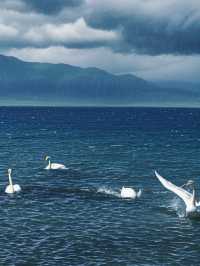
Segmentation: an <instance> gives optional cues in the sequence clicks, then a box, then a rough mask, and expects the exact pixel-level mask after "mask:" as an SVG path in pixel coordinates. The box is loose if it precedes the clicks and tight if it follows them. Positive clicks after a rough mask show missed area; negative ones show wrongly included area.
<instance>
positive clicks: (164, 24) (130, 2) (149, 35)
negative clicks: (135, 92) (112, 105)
mask: <svg viewBox="0 0 200 266" xmlns="http://www.w3.org/2000/svg"><path fill="white" fill-rule="evenodd" d="M0 53H1V54H6V55H12V56H16V57H18V58H21V59H24V60H26V61H39V62H52V63H59V62H62V63H67V64H73V65H78V66H82V67H87V66H96V67H100V68H103V69H106V70H108V71H110V72H113V73H134V74H136V75H138V76H140V77H143V78H146V79H150V80H155V79H158V80H159V79H161V80H162V79H165V80H167V79H169V80H187V81H200V75H199V69H200V1H199V0H190V1H188V0H166V1H165V0H0Z"/></svg>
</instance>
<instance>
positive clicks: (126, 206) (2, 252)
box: [0, 108, 200, 266]
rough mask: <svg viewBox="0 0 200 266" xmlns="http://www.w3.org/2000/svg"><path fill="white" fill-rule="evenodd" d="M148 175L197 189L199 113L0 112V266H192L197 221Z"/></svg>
mask: <svg viewBox="0 0 200 266" xmlns="http://www.w3.org/2000/svg"><path fill="white" fill-rule="evenodd" d="M46 155H51V157H52V161H54V162H60V163H64V164H65V165H66V166H67V167H69V169H68V170H64V171H47V170H44V167H45V166H46V162H45V161H44V157H45V156H46ZM9 167H11V168H13V180H14V183H18V184H20V185H21V187H22V192H21V193H20V194H17V195H14V196H9V195H7V194H5V193H4V190H5V186H6V184H7V182H8V180H7V169H8V168H9ZM155 169H157V170H158V171H159V172H160V173H161V174H162V175H164V176H165V177H167V178H168V179H170V180H172V181H173V182H175V183H176V184H178V185H181V184H183V183H184V182H186V181H187V180H188V179H194V180H195V181H196V186H197V192H198V190H199V188H200V185H199V184H200V182H199V176H200V109H159V108H155V109H153V108H0V265H6V266H9V265H19V266H23V265H30V266H31V265H34V266H35V265H59V266H62V265H146V266H147V265H199V264H200V257H199V254H200V241H199V239H200V221H195V220H190V219H188V218H185V217H184V215H182V213H183V210H184V206H183V204H182V202H181V201H180V200H178V199H177V198H175V197H174V195H173V194H171V193H170V192H168V191H166V190H165V189H164V188H163V187H162V186H161V184H160V183H159V182H158V181H157V179H156V178H155V177H154V170H155ZM123 185H125V186H131V187H134V188H135V189H139V188H141V189H142V190H143V193H142V196H141V198H140V199H138V200H135V201H134V200H124V199H121V198H120V196H119V195H120V194H119V192H120V189H121V187H122V186H123ZM199 195H200V193H199Z"/></svg>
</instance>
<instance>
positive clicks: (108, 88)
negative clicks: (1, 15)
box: [0, 55, 199, 106]
mask: <svg viewBox="0 0 200 266" xmlns="http://www.w3.org/2000/svg"><path fill="white" fill-rule="evenodd" d="M0 88H1V89H0V99H1V100H0V104H1V105H3V103H7V104H8V103H9V102H10V103H16V104H17V103H18V104H19V105H20V104H21V105H24V104H25V105H26V104H27V105H30V104H31V103H32V104H33V103H34V104H36V105H37V104H38V105H40V104H42V105H66V106H67V105H77V106H79V105H86V106H87V105H95V106H96V105H97V106H100V105H111V106H112V105H116V106H117V105H119V106H120V105H130V106H131V105H133V106H134V105H141V106H143V105H150V106H153V105H158V104H160V105H167V104H181V103H184V101H186V100H187V101H188V100H189V102H193V101H195V100H197V98H198V97H199V94H198V92H195V93H194V94H191V93H190V92H188V91H186V90H184V91H183V92H182V91H181V92H180V90H176V89H175V90H174V91H173V93H171V92H172V89H170V93H169V92H168V90H167V89H166V88H160V87H159V86H158V85H157V84H156V83H153V82H149V81H146V80H144V79H141V78H139V77H137V76H135V75H132V74H124V75H115V74H111V73H109V72H107V71H105V70H102V69H98V68H96V67H87V68H81V67H77V66H71V65H68V64H63V63H57V64H51V63H40V62H39V63H37V62H26V61H22V60H20V59H18V58H15V57H12V56H5V55H0Z"/></svg>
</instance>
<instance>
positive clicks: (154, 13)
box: [86, 0, 200, 55]
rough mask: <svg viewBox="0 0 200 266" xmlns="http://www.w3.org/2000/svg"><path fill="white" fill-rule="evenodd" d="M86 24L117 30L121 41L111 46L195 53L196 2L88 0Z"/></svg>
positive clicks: (199, 40)
mask: <svg viewBox="0 0 200 266" xmlns="http://www.w3.org/2000/svg"><path fill="white" fill-rule="evenodd" d="M88 2H89V3H90V5H91V6H92V7H93V8H92V9H90V10H92V12H90V13H89V14H87V16H86V21H87V23H88V24H89V25H90V26H92V27H96V28H101V29H105V30H108V29H109V30H117V29H118V30H119V31H120V32H121V35H122V42H120V43H119V45H118V46H116V45H115V46H114V47H113V49H114V50H116V51H120V52H127V53H129V52H137V53H143V54H151V55H159V54H184V55H187V54H195V53H196V54H199V53H200V2H199V1H197V0H192V1H189V2H188V1H185V0H182V1H179V0H169V1H166V2H164V1H159V0H140V1H139V0H124V1H113V0H110V1H104V0H102V1H101V2H100V1H92V0H88Z"/></svg>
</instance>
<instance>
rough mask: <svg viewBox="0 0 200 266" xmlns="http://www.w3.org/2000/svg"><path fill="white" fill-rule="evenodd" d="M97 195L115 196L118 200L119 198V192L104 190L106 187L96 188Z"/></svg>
mask: <svg viewBox="0 0 200 266" xmlns="http://www.w3.org/2000/svg"><path fill="white" fill-rule="evenodd" d="M97 193H103V194H106V195H111V196H115V197H118V198H120V197H121V195H120V192H118V191H115V190H113V189H110V188H106V187H100V188H98V190H97Z"/></svg>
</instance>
